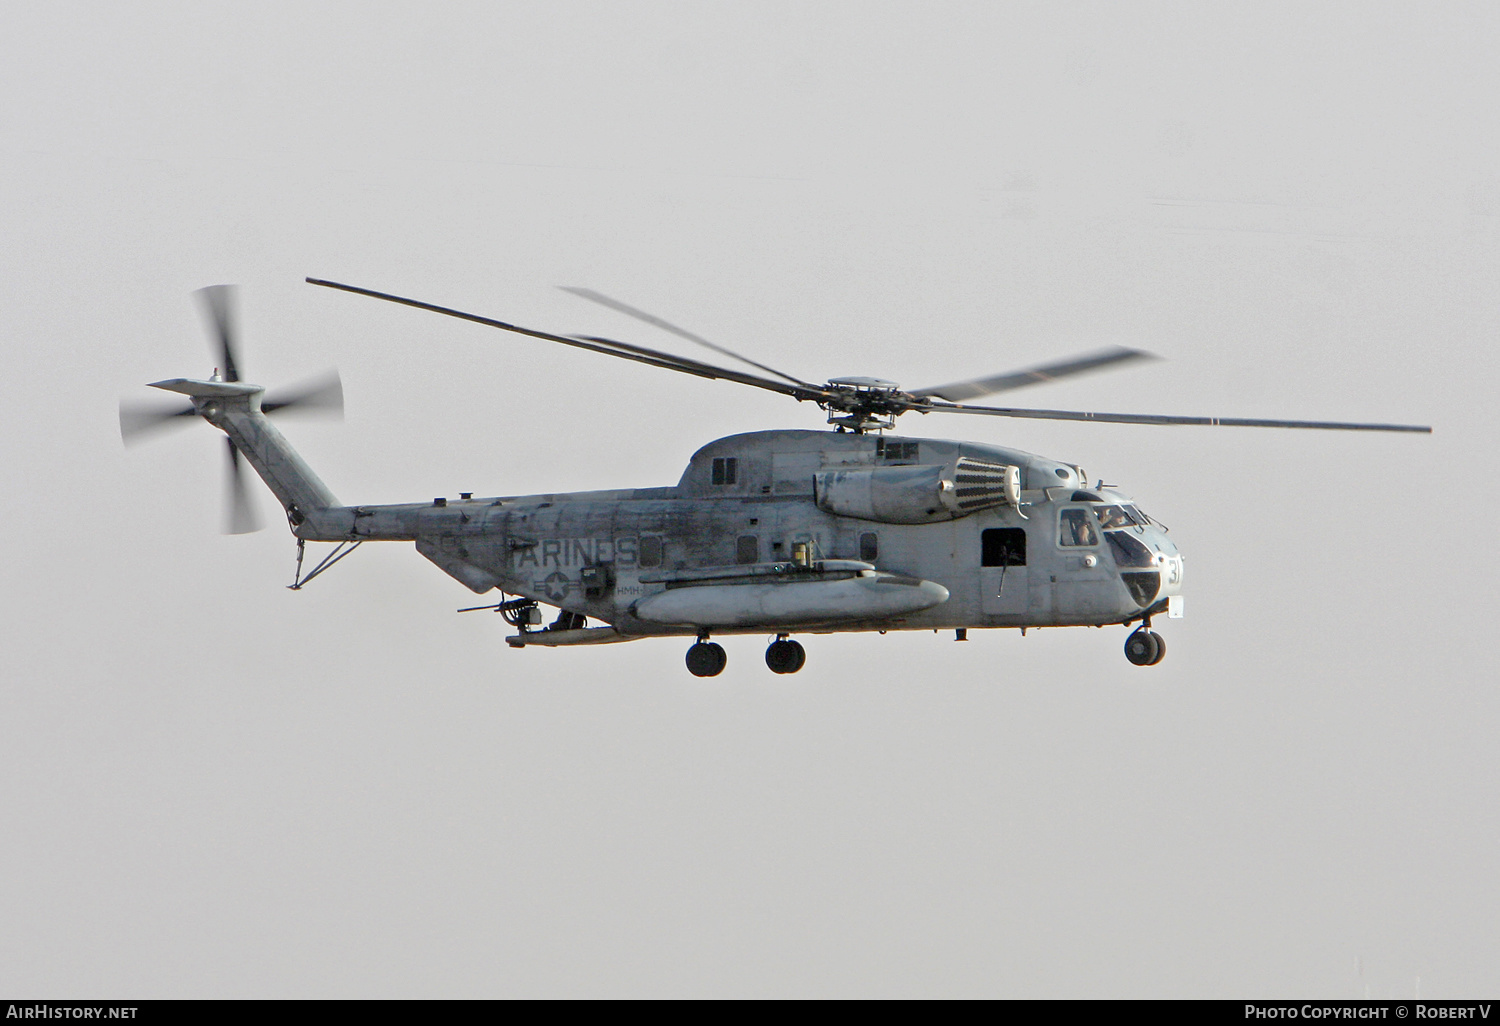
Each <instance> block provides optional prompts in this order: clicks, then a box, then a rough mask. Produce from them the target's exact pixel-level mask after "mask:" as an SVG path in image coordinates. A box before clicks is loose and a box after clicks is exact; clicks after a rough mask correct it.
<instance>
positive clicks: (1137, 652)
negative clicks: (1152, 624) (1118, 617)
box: [1125, 627, 1167, 666]
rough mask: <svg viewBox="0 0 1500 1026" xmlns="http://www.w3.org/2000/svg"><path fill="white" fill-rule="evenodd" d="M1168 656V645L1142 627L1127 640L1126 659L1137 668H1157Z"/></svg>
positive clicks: (1159, 636)
mask: <svg viewBox="0 0 1500 1026" xmlns="http://www.w3.org/2000/svg"><path fill="white" fill-rule="evenodd" d="M1166 654H1167V643H1166V642H1164V641H1162V640H1161V635H1160V634H1155V633H1153V632H1151V631H1148V630H1146V628H1144V627H1142V628H1141V629H1140V630H1138V631H1136V632H1135V633H1133V634H1132V635H1130V637H1128V638H1126V639H1125V658H1126V659H1129V660H1130V661H1131V662H1132V663H1134V664H1135V665H1136V666H1155V665H1156V664H1157V663H1159V662H1161V660H1162V656H1164V655H1166Z"/></svg>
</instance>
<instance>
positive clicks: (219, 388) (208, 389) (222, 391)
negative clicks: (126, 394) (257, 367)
mask: <svg viewBox="0 0 1500 1026" xmlns="http://www.w3.org/2000/svg"><path fill="white" fill-rule="evenodd" d="M151 387H152V388H164V389H166V390H167V391H168V392H181V393H182V394H183V395H191V396H197V397H198V398H200V399H230V398H233V397H235V396H247V395H255V394H256V393H257V392H264V391H265V388H263V387H262V386H260V385H247V384H244V383H243V382H239V381H197V380H195V379H193V378H168V379H167V380H166V381H153V382H151Z"/></svg>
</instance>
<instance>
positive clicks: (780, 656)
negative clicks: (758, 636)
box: [766, 638, 807, 673]
mask: <svg viewBox="0 0 1500 1026" xmlns="http://www.w3.org/2000/svg"><path fill="white" fill-rule="evenodd" d="M805 662H807V652H806V650H805V649H803V647H802V645H801V644H800V643H799V642H796V641H791V640H789V639H787V638H777V639H776V640H775V641H773V642H771V644H770V646H769V647H768V648H767V649H766V665H767V666H769V667H770V668H771V672H772V673H796V672H797V671H798V670H800V669H802V664H803V663H805Z"/></svg>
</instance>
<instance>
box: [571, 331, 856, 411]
mask: <svg viewBox="0 0 1500 1026" xmlns="http://www.w3.org/2000/svg"><path fill="white" fill-rule="evenodd" d="M569 338H576V339H580V340H582V341H584V342H595V343H598V344H599V345H601V346H610V347H612V348H614V349H617V350H619V351H620V352H619V353H618V354H616V355H620V356H629V355H630V354H637V355H640V356H644V357H648V358H650V359H653V360H662V361H670V362H671V363H672V364H674V365H675V366H674V367H673V369H674V370H680V371H683V372H685V373H687V374H698V375H700V376H703V377H710V378H722V379H723V380H725V381H735V382H738V383H739V384H741V385H753V386H754V387H756V388H765V389H769V390H770V391H772V392H780V393H781V394H782V395H789V396H792V397H794V398H796V399H822V398H825V397H827V396H828V395H829V392H828V390H827V389H825V388H819V387H818V386H817V385H803V386H800V387H793V386H790V385H783V384H782V383H781V382H779V381H771V380H770V379H769V378H762V377H757V376H756V375H754V374H746V373H745V372H744V371H733V370H729V369H727V368H724V367H719V366H717V365H715V364H712V363H702V362H700V361H698V360H690V359H688V358H687V357H686V356H678V355H676V354H675V353H664V352H662V351H661V350H659V349H648V348H647V347H645V346H638V345H635V344H633V343H630V342H620V341H617V340H616V339H612V338H603V337H601V336H599V335H570V336H569Z"/></svg>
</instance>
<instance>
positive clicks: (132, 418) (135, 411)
mask: <svg viewBox="0 0 1500 1026" xmlns="http://www.w3.org/2000/svg"><path fill="white" fill-rule="evenodd" d="M197 412H198V411H197V410H195V409H194V408H193V407H191V406H187V407H181V408H179V407H170V406H158V405H157V404H155V403H127V402H122V403H120V438H121V440H122V441H124V442H125V444H126V445H130V444H132V443H134V442H138V441H140V439H141V436H143V435H148V434H150V433H151V432H153V431H155V430H157V429H158V428H164V427H168V426H170V425H172V424H186V423H187V421H186V420H183V419H182V418H184V417H192V416H195V415H196V414H197Z"/></svg>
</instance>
